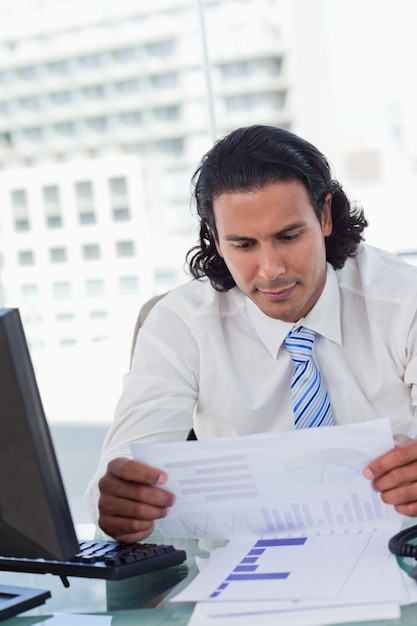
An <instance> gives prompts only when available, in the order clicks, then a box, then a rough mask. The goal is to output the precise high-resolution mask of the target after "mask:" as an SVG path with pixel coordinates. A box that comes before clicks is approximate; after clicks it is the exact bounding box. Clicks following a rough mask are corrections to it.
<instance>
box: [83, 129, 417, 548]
mask: <svg viewBox="0 0 417 626" xmlns="http://www.w3.org/2000/svg"><path fill="white" fill-rule="evenodd" d="M193 182H194V185H195V187H194V197H195V200H196V205H197V210H198V215H199V218H200V243H199V245H198V246H197V247H195V248H193V249H192V250H191V251H190V252H189V255H188V260H189V267H190V270H191V273H192V275H193V277H194V280H192V281H191V282H189V283H188V284H186V285H184V286H182V287H179V288H178V289H175V290H173V291H172V292H170V293H169V294H168V295H167V296H165V297H164V298H163V299H162V300H161V301H160V302H159V303H158V304H157V305H156V306H155V307H154V309H153V310H152V312H151V313H150V315H149V317H148V318H147V320H146V322H145V324H144V327H143V328H142V330H141V331H140V333H139V337H138V341H137V345H136V350H135V354H134V357H133V361H132V367H131V371H130V372H129V373H128V374H127V376H126V378H125V385H124V391H123V394H122V397H121V399H120V401H119V404H118V406H117V409H116V414H115V419H114V423H113V425H112V427H111V428H110V431H109V433H108V435H107V438H106V441H105V443H104V446H103V452H102V460H101V464H100V467H99V469H98V471H97V474H96V476H95V478H94V479H93V481H92V483H91V485H90V488H89V492H88V499H89V501H90V503H91V507H92V509H93V510H94V509H98V511H97V512H96V515H97V519H98V523H99V525H100V527H101V528H102V529H103V531H105V532H106V533H107V534H109V535H111V536H113V537H114V538H116V539H118V540H121V541H139V540H142V539H144V538H146V537H147V536H148V535H149V534H150V533H151V532H152V530H153V528H154V525H155V521H156V520H157V519H158V518H161V517H163V516H165V515H167V514H168V512H169V507H170V506H171V505H172V503H173V501H174V496H173V495H172V494H170V493H167V492H166V491H164V490H162V489H159V488H158V486H159V485H162V484H164V482H165V481H166V475H165V474H164V472H162V471H160V470H159V469H158V468H153V467H149V466H146V465H144V464H141V463H139V462H135V461H133V460H130V459H129V456H130V450H129V443H130V442H132V441H138V440H139V441H140V440H143V441H147V442H156V441H178V440H184V439H185V438H186V436H187V432H188V431H189V429H190V428H194V431H195V433H196V436H197V438H198V439H208V438H214V437H224V436H234V435H243V434H249V433H256V432H273V431H279V430H288V429H291V428H294V426H296V427H298V426H297V419H298V418H299V416H298V415H297V410H298V409H297V408H296V406H295V405H296V404H298V405H299V404H300V402H301V401H298V400H297V399H296V398H295V396H296V393H297V391H296V390H297V385H298V382H295V378H297V376H296V369H297V363H296V361H294V362H293V356H292V355H291V354H290V343H291V341H289V340H288V338H290V337H296V339H295V343H296V344H298V343H299V341H300V340H299V339H298V338H299V337H300V336H301V333H302V332H307V333H310V334H311V337H314V338H313V339H310V338H309V339H308V340H307V343H309V350H310V353H311V354H312V355H313V360H310V361H309V363H310V365H309V367H311V369H312V376H313V377H314V380H315V382H314V385H316V384H317V388H316V389H314V390H313V392H311V394H310V391H309V392H308V393H309V394H310V395H312V396H314V402H315V404H316V405H317V406H318V405H320V407H321V410H322V409H323V410H322V413H321V414H320V417H319V418H317V417H316V416H315V415H313V416H309V415H307V413H311V412H312V410H310V406H311V405H310V404H309V403H310V399H311V398H310V397H309V398H308V404H307V400H304V398H305V397H306V395H308V394H304V396H303V400H302V402H305V403H306V404H305V406H304V408H303V411H305V415H304V416H303V417H302V418H301V419H302V420H304V419H305V420H306V421H305V422H303V423H302V424H301V425H302V426H309V425H310V424H309V421H308V420H310V417H311V419H312V421H313V425H317V424H318V423H320V424H346V423H351V422H359V421H365V420H373V419H378V418H381V417H385V416H388V417H389V418H390V420H391V424H392V429H393V433H394V435H395V436H397V438H398V441H397V443H396V444H395V445H394V447H393V449H392V450H391V451H389V452H388V453H387V454H385V455H383V456H382V457H380V458H379V459H376V460H374V461H373V462H372V463H370V464H369V466H368V467H367V468H365V469H364V475H365V476H366V477H367V478H369V479H371V480H372V481H373V487H374V488H375V489H376V490H377V491H379V492H380V493H381V497H382V499H383V500H384V502H387V503H390V504H393V505H394V506H395V507H396V509H397V510H398V511H399V512H400V513H403V514H407V515H416V514H417V441H414V440H413V439H411V437H413V436H414V435H415V434H416V430H417V429H416V404H417V313H416V312H417V268H413V267H412V266H410V265H407V264H406V263H404V262H403V261H401V260H400V259H399V258H397V257H396V256H394V255H391V254H388V253H385V252H382V251H380V250H377V249H374V248H371V247H368V246H366V245H364V244H363V243H362V233H363V230H364V228H365V227H366V225H367V222H366V220H365V217H364V215H363V212H362V211H361V210H359V209H355V208H354V207H352V206H351V205H350V203H349V201H348V199H347V197H346V195H345V193H344V192H343V190H342V188H341V186H340V185H339V183H338V182H337V181H335V180H333V179H332V177H331V173H330V169H329V165H328V163H327V161H326V159H325V157H324V156H323V155H322V154H321V153H320V152H319V151H318V150H317V149H316V148H315V147H314V146H312V145H311V144H309V143H308V142H306V141H304V140H303V139H301V138H299V137H297V136H296V135H294V134H292V133H289V132H288V131H285V130H282V129H278V128H273V127H266V126H253V127H249V128H241V129H238V130H236V131H234V132H232V133H230V135H228V136H227V137H225V138H224V139H222V140H220V141H219V142H217V143H216V144H215V145H214V147H213V148H212V149H211V150H210V151H209V152H208V153H207V154H206V155H205V157H204V158H203V160H202V163H201V165H200V167H199V169H198V170H197V172H196V174H195V176H194V179H193ZM313 342H314V348H313ZM293 343H294V342H293ZM313 362H314V365H311V363H313ZM294 363H296V364H294ZM308 384H309V385H310V383H308ZM311 389H313V383H312V385H311V387H309V390H311ZM317 398H319V400H317ZM314 420H315V421H314Z"/></svg>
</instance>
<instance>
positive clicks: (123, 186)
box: [109, 176, 127, 196]
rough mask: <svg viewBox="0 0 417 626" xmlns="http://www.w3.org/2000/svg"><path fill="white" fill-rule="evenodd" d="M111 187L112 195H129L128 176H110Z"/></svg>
mask: <svg viewBox="0 0 417 626" xmlns="http://www.w3.org/2000/svg"><path fill="white" fill-rule="evenodd" d="M109 188H110V195H111V196H127V181H126V178H124V177H122V176H120V177H119V178H110V180H109Z"/></svg>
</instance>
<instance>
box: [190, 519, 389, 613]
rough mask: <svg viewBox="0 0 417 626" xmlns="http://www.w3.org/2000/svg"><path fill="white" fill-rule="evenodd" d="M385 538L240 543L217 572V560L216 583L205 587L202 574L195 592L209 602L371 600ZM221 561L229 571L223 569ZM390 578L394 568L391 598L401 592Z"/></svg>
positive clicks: (362, 533)
mask: <svg viewBox="0 0 417 626" xmlns="http://www.w3.org/2000/svg"><path fill="white" fill-rule="evenodd" d="M385 539H386V537H385V535H384V533H382V536H381V534H379V533H378V530H376V529H373V530H372V529H369V528H361V529H357V530H355V531H353V530H346V529H345V530H344V531H340V532H338V531H331V532H324V533H315V534H311V533H306V534H299V533H297V534H286V535H284V534H282V535H280V536H279V537H278V536H277V537H267V538H258V539H253V542H251V543H246V544H242V546H241V549H240V550H236V546H235V547H234V550H235V551H234V553H232V552H231V551H229V554H228V558H224V559H223V561H222V565H223V567H222V565H220V564H219V560H218V561H217V563H216V568H215V569H216V570H219V571H220V576H219V577H218V579H217V581H215V580H213V578H212V579H211V580H210V583H208V584H207V585H206V584H205V582H204V570H203V573H202V574H200V589H203V590H204V593H207V599H208V600H213V601H215V600H220V601H241V600H249V599H251V598H252V599H256V600H290V599H292V600H297V599H299V598H300V597H302V598H304V599H311V600H314V599H317V598H320V599H322V600H323V599H326V598H327V599H332V600H333V601H334V600H337V601H341V602H342V601H349V600H352V599H355V600H357V601H367V600H370V599H371V598H374V599H375V594H376V595H377V596H378V593H379V591H378V587H379V585H380V584H381V580H378V575H376V571H377V572H381V571H383V570H385V569H386V567H387V566H388V567H390V566H391V565H392V564H391V563H389V560H390V559H391V555H389V554H387V551H385V550H381V543H382V544H383V543H384V541H385ZM224 550H225V551H226V550H227V548H225V549H224ZM237 555H238V556H237ZM234 559H235V560H234ZM227 560H229V561H230V569H225V568H224V563H225V562H226V561H227ZM394 565H395V564H394ZM376 568H377V569H376ZM395 573H396V570H395V569H394V576H392V572H391V571H389V580H390V581H391V584H392V591H393V593H394V595H395V593H399V594H400V593H401V584H400V582H399V580H398V576H395ZM201 579H203V580H201ZM206 581H208V577H207V579H206ZM213 583H215V585H214V586H213ZM210 585H211V589H210ZM396 585H398V591H397V590H396V589H395V587H396ZM209 589H210V590H209ZM191 593H193V592H192V591H191ZM200 599H202V598H200Z"/></svg>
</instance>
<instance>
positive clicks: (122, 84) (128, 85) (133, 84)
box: [114, 78, 139, 95]
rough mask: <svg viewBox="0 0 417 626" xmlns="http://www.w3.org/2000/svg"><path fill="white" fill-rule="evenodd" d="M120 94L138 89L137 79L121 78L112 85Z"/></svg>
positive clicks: (134, 91)
mask: <svg viewBox="0 0 417 626" xmlns="http://www.w3.org/2000/svg"><path fill="white" fill-rule="evenodd" d="M114 86H115V87H116V89H117V91H118V92H119V93H120V94H122V95H123V94H124V95H128V94H131V93H137V92H138V91H139V81H138V80H137V79H136V78H135V79H131V80H121V81H118V82H117V83H115V85H114Z"/></svg>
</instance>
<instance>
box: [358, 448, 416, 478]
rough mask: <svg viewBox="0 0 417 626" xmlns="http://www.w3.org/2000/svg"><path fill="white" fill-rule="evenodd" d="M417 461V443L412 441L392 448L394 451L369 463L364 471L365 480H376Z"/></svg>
mask: <svg viewBox="0 0 417 626" xmlns="http://www.w3.org/2000/svg"><path fill="white" fill-rule="evenodd" d="M415 461H417V441H416V440H410V441H409V442H407V443H405V444H402V445H398V446H396V447H395V448H392V450H389V451H388V452H386V453H385V454H383V455H382V456H380V457H378V458H377V459H375V460H374V461H372V462H371V463H369V465H367V467H365V469H364V470H363V475H364V476H365V478H369V479H376V478H378V477H380V476H383V475H384V474H386V473H387V472H390V471H392V470H394V469H395V468H399V467H403V466H405V465H408V464H410V463H413V462H415ZM416 479H417V476H416Z"/></svg>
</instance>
